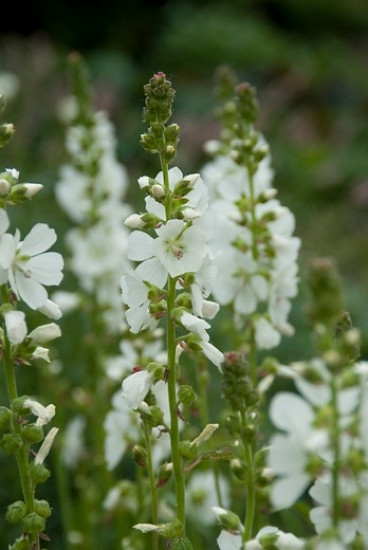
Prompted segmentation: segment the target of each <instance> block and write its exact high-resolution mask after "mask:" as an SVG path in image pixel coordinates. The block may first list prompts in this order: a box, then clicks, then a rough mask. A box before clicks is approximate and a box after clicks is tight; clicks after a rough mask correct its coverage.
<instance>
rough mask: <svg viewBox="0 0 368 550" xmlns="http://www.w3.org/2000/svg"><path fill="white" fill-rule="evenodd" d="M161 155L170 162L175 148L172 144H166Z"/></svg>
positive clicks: (173, 156)
mask: <svg viewBox="0 0 368 550" xmlns="http://www.w3.org/2000/svg"><path fill="white" fill-rule="evenodd" d="M163 156H164V159H165V160H166V162H167V163H168V164H170V162H172V161H173V160H174V158H175V156H176V148H175V147H174V146H173V145H167V146H166V147H165V150H164V152H163Z"/></svg>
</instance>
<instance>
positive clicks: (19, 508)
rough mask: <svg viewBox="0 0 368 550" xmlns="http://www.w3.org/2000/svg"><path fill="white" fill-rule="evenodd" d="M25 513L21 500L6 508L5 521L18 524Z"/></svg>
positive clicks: (25, 507) (24, 506)
mask: <svg viewBox="0 0 368 550" xmlns="http://www.w3.org/2000/svg"><path fill="white" fill-rule="evenodd" d="M26 513H27V506H26V505H25V502H23V500H17V501H15V502H13V503H12V504H10V506H8V509H7V511H6V516H5V517H6V519H7V521H9V523H13V524H15V523H18V522H19V521H21V520H22V519H23V518H24V516H25V515H26Z"/></svg>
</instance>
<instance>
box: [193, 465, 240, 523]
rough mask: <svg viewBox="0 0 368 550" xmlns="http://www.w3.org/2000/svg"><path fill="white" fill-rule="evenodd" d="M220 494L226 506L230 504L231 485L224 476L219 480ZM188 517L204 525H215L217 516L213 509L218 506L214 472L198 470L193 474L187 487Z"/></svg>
mask: <svg viewBox="0 0 368 550" xmlns="http://www.w3.org/2000/svg"><path fill="white" fill-rule="evenodd" d="M217 482H218V484H219V489H220V494H221V497H222V500H223V502H224V505H225V506H228V505H229V504H230V485H229V482H228V480H227V479H226V478H225V477H224V476H219V477H218V480H217ZM185 494H186V502H187V506H186V508H187V510H188V515H189V516H190V517H191V519H193V520H195V521H196V522H200V523H201V524H203V525H211V524H213V522H214V520H215V519H216V518H215V515H214V514H213V513H212V508H213V507H215V506H216V505H217V504H218V498H217V493H216V488H215V477H214V473H213V471H212V470H204V471H203V470H199V469H196V470H194V472H193V473H192V474H191V476H190V478H189V480H188V483H187V487H186V493H185Z"/></svg>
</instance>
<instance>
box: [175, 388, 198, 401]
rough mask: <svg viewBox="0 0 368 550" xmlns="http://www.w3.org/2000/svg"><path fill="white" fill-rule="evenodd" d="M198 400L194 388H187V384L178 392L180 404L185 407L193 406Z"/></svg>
mask: <svg viewBox="0 0 368 550" xmlns="http://www.w3.org/2000/svg"><path fill="white" fill-rule="evenodd" d="M196 399H197V396H196V393H195V391H194V389H193V388H192V386H187V385H185V384H183V385H182V386H180V388H179V391H178V400H179V403H183V405H192V404H193V403H194V401H196Z"/></svg>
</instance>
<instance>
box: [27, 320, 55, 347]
mask: <svg viewBox="0 0 368 550" xmlns="http://www.w3.org/2000/svg"><path fill="white" fill-rule="evenodd" d="M59 336H61V330H60V327H59V326H58V325H57V324H56V323H48V324H46V325H41V326H39V327H36V328H35V329H34V330H32V331H31V332H30V333H29V334H28V338H30V339H31V344H32V345H34V346H36V345H39V344H45V343H46V342H50V340H54V339H55V338H58V337H59Z"/></svg>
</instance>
